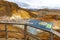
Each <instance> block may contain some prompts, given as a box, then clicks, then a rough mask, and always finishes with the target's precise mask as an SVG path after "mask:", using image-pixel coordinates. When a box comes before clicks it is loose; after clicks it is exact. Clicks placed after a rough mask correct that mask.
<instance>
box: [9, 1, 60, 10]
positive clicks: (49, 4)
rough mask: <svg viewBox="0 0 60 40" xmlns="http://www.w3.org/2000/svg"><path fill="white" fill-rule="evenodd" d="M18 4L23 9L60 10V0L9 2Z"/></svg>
mask: <svg viewBox="0 0 60 40" xmlns="http://www.w3.org/2000/svg"><path fill="white" fill-rule="evenodd" d="M8 1H10V2H15V3H17V4H18V5H19V6H20V7H22V8H29V9H42V8H49V9H60V0H8Z"/></svg>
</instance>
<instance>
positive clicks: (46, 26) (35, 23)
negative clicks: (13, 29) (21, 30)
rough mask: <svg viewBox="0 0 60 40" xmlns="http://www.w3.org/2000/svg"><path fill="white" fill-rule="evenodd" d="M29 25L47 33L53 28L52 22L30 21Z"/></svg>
mask: <svg viewBox="0 0 60 40" xmlns="http://www.w3.org/2000/svg"><path fill="white" fill-rule="evenodd" d="M27 24H28V25H31V26H33V27H35V28H38V29H42V30H46V31H51V28H52V26H53V23H52V22H45V21H41V20H30V21H29V22H28V23H27Z"/></svg>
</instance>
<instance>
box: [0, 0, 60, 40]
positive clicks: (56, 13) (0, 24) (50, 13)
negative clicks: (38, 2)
mask: <svg viewBox="0 0 60 40" xmlns="http://www.w3.org/2000/svg"><path fill="white" fill-rule="evenodd" d="M0 40H60V10H57V9H47V8H45V9H38V10H32V9H25V8H22V7H19V5H17V4H16V3H14V2H9V1H5V0H1V1H0Z"/></svg>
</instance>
